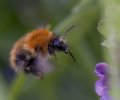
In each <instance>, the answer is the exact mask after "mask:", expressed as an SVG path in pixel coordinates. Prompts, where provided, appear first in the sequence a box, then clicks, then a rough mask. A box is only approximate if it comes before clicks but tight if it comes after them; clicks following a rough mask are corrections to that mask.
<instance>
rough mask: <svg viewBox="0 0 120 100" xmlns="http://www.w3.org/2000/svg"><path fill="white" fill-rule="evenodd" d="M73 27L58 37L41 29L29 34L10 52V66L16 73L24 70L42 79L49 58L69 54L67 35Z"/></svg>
mask: <svg viewBox="0 0 120 100" xmlns="http://www.w3.org/2000/svg"><path fill="white" fill-rule="evenodd" d="M73 27H75V26H72V27H70V28H69V29H68V30H67V31H66V32H65V34H63V35H57V34H55V33H53V32H51V31H49V30H48V29H46V28H39V29H36V30H33V31H32V32H29V33H27V34H26V35H24V36H23V37H22V38H20V39H19V40H18V41H16V42H15V44H14V45H13V47H12V49H11V51H10V64H11V67H12V68H13V69H14V70H15V71H17V72H18V71H19V70H22V71H24V72H25V73H32V74H34V75H36V76H39V77H42V76H43V74H44V70H43V68H44V67H45V66H48V65H47V56H48V55H50V56H55V53H56V52H64V53H65V54H69V55H70V56H71V57H72V58H73V60H74V61H75V58H74V56H73V54H72V53H71V52H70V47H69V46H68V44H67V43H66V42H65V39H64V37H65V35H66V33H68V31H70V30H71V29H72V28H73Z"/></svg>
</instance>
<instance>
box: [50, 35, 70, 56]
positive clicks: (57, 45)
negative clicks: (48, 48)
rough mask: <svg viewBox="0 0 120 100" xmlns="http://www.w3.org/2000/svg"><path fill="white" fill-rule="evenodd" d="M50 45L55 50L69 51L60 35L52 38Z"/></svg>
mask: <svg viewBox="0 0 120 100" xmlns="http://www.w3.org/2000/svg"><path fill="white" fill-rule="evenodd" d="M52 46H53V48H54V49H55V50H56V51H63V52H64V53H66V54H67V53H68V52H69V47H68V45H67V44H66V43H65V41H64V39H63V37H61V36H58V37H56V38H54V39H53V41H52Z"/></svg>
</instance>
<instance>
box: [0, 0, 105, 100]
mask: <svg viewBox="0 0 120 100" xmlns="http://www.w3.org/2000/svg"><path fill="white" fill-rule="evenodd" d="M100 17H101V8H100V4H99V0H0V100H98V97H97V95H96V94H95V90H94V83H95V81H96V79H97V78H96V77H95V75H94V68H95V64H96V63H98V62H101V61H103V56H102V47H101V41H102V40H101V39H102V37H101V35H100V34H99V32H98V31H97V25H98V22H99V20H100ZM46 23H49V24H50V25H51V30H52V31H54V32H56V33H58V34H62V33H63V32H65V31H66V30H67V29H68V28H69V27H70V26H72V25H76V27H75V28H74V29H73V30H72V31H70V32H69V34H68V36H67V40H68V43H69V44H70V46H71V47H72V48H71V51H72V53H73V54H74V56H75V58H76V60H77V62H76V63H74V62H73V61H72V59H71V57H69V56H68V55H65V54H63V53H59V54H57V58H58V59H57V60H55V59H54V57H53V58H51V59H52V61H51V62H52V63H54V66H55V70H54V71H53V72H52V73H50V74H47V75H46V76H45V78H44V79H43V80H38V79H36V78H35V77H34V76H32V75H27V76H26V75H24V74H19V75H17V76H16V75H15V73H14V72H13V71H12V70H11V69H10V68H9V67H10V65H9V52H10V49H11V48H12V45H13V43H14V42H15V41H16V40H17V39H18V38H19V37H21V36H22V35H23V34H25V33H26V32H29V31H31V30H33V29H35V28H39V27H40V26H41V25H43V24H46Z"/></svg>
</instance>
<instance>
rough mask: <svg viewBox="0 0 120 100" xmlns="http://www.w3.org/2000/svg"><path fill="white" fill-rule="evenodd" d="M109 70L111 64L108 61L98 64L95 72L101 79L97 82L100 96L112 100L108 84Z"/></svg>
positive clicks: (105, 99)
mask: <svg viewBox="0 0 120 100" xmlns="http://www.w3.org/2000/svg"><path fill="white" fill-rule="evenodd" d="M108 70H109V66H108V64H106V63H99V64H97V65H96V69H95V74H96V76H97V77H99V78H100V79H99V80H97V81H96V83H95V91H96V93H97V94H98V95H99V96H100V100H111V97H110V95H109V86H108V81H109V79H108Z"/></svg>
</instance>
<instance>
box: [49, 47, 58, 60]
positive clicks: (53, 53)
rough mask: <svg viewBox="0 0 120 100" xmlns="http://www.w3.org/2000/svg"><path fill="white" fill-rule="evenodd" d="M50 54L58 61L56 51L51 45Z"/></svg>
mask: <svg viewBox="0 0 120 100" xmlns="http://www.w3.org/2000/svg"><path fill="white" fill-rule="evenodd" d="M48 52H49V54H50V55H53V56H54V57H55V59H57V57H56V54H55V50H54V49H53V48H52V47H51V46H50V45H49V46H48Z"/></svg>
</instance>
